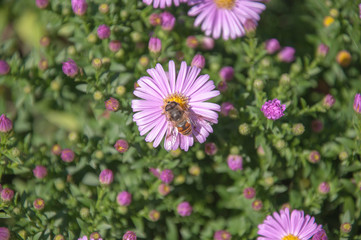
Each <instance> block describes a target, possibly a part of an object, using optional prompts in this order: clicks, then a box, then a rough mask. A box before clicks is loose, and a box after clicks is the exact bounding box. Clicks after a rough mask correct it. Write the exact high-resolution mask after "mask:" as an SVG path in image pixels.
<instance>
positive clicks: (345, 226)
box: [341, 222, 352, 233]
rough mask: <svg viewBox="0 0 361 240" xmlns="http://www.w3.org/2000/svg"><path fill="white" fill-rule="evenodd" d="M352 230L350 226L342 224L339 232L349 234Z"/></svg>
mask: <svg viewBox="0 0 361 240" xmlns="http://www.w3.org/2000/svg"><path fill="white" fill-rule="evenodd" d="M351 230H352V225H351V224H350V223H348V222H346V223H342V225H341V231H342V232H344V233H349V232H351Z"/></svg>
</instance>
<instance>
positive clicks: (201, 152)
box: [196, 150, 206, 160]
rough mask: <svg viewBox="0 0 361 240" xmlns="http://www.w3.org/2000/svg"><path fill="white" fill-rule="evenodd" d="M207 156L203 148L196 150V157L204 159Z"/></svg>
mask: <svg viewBox="0 0 361 240" xmlns="http://www.w3.org/2000/svg"><path fill="white" fill-rule="evenodd" d="M205 157H206V155H205V154H204V151H202V150H197V152H196V158H197V159H198V160H202V159H204V158H205Z"/></svg>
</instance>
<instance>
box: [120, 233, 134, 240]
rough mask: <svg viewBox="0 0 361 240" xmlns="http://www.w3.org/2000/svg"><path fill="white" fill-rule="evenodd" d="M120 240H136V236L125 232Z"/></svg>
mask: <svg viewBox="0 0 361 240" xmlns="http://www.w3.org/2000/svg"><path fill="white" fill-rule="evenodd" d="M122 240H137V235H136V234H135V232H132V231H127V232H126V233H125V234H124V235H123V238H122Z"/></svg>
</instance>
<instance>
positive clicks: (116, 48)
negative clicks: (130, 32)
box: [109, 40, 122, 52]
mask: <svg viewBox="0 0 361 240" xmlns="http://www.w3.org/2000/svg"><path fill="white" fill-rule="evenodd" d="M121 47H122V43H121V42H120V41H118V40H113V41H110V42H109V49H110V51H112V52H118V51H119V49H120V48H121Z"/></svg>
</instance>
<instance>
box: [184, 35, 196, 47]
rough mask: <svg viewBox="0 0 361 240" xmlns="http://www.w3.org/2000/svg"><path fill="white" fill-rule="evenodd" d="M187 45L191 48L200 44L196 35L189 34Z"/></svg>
mask: <svg viewBox="0 0 361 240" xmlns="http://www.w3.org/2000/svg"><path fill="white" fill-rule="evenodd" d="M186 45H187V46H188V47H189V48H196V47H197V46H198V40H197V38H196V37H195V36H189V37H187V40H186Z"/></svg>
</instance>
